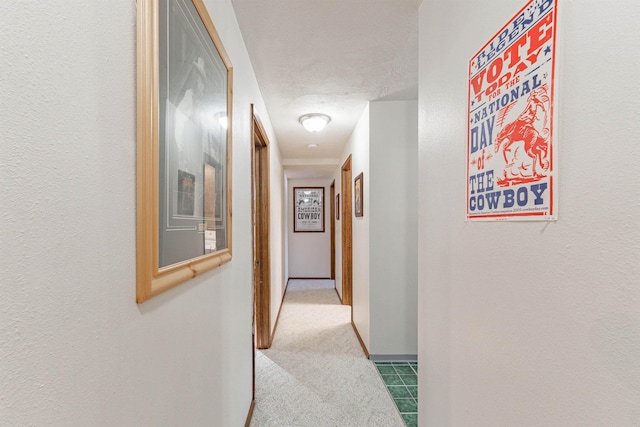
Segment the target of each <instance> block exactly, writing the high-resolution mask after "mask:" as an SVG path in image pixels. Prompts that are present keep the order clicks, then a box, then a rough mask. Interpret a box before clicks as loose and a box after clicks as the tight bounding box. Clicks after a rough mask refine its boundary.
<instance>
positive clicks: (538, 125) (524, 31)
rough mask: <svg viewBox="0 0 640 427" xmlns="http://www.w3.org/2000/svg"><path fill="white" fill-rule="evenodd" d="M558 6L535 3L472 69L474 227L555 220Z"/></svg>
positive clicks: (548, 0) (552, 1)
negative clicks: (491, 222) (487, 223)
mask: <svg viewBox="0 0 640 427" xmlns="http://www.w3.org/2000/svg"><path fill="white" fill-rule="evenodd" d="M556 15H557V0H531V1H530V2H529V3H527V5H525V6H524V7H523V8H522V9H521V10H520V11H519V12H518V13H517V14H516V15H515V16H514V17H513V18H512V19H511V20H510V21H509V22H508V23H507V24H506V25H505V26H504V27H503V28H502V29H500V31H498V33H497V34H496V35H495V36H494V37H493V38H492V39H491V40H490V41H489V42H488V43H487V44H485V45H484V47H483V48H482V49H480V51H478V53H476V54H475V55H474V56H473V57H472V58H471V60H470V61H469V88H468V90H469V96H468V103H469V105H468V107H469V110H468V111H469V117H468V120H469V122H468V123H469V129H468V140H467V158H466V160H467V220H550V219H556V210H557V201H554V196H555V192H556V188H555V186H557V182H556V181H557V180H556V170H555V164H557V159H556V156H555V152H556V145H557V144H556V141H555V134H554V127H553V126H554V116H553V107H554V83H555V82H554V69H555V39H556V22H557V17H556Z"/></svg>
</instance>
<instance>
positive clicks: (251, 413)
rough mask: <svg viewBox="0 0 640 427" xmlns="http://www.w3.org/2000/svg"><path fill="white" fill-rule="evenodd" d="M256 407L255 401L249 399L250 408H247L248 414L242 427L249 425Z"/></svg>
mask: <svg viewBox="0 0 640 427" xmlns="http://www.w3.org/2000/svg"><path fill="white" fill-rule="evenodd" d="M255 407H256V400H255V399H251V406H249V414H247V421H245V423H244V427H249V425H250V424H251V417H252V416H253V408H255Z"/></svg>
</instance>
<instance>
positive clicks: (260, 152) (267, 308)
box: [251, 105, 271, 357]
mask: <svg viewBox="0 0 640 427" xmlns="http://www.w3.org/2000/svg"><path fill="white" fill-rule="evenodd" d="M251 175H252V179H251V218H252V224H253V260H252V261H253V280H252V282H253V299H254V301H253V302H254V304H253V308H254V315H253V320H254V322H255V323H254V331H255V334H256V336H255V340H254V345H255V346H256V348H258V349H265V348H269V347H271V280H270V279H271V270H270V254H269V224H270V216H269V198H270V194H269V193H270V191H269V140H268V139H267V136H266V132H265V131H264V127H263V126H262V123H261V122H260V119H259V118H258V117H257V116H256V115H255V111H254V106H253V105H251ZM254 353H255V352H254ZM254 357H255V356H254Z"/></svg>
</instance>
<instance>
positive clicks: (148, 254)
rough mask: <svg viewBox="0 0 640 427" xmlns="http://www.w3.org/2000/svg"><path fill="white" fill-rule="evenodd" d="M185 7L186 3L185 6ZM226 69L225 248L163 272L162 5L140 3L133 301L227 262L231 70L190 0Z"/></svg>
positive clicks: (198, 5) (204, 16) (198, 2)
mask: <svg viewBox="0 0 640 427" xmlns="http://www.w3.org/2000/svg"><path fill="white" fill-rule="evenodd" d="M187 1H189V0H187ZM191 2H192V4H193V6H194V7H195V9H196V11H197V13H198V15H199V17H200V19H201V20H202V24H203V25H204V27H205V28H206V30H207V32H208V34H209V36H210V37H211V41H212V43H213V45H214V47H215V49H216V50H217V53H218V54H219V56H220V59H221V60H222V62H223V63H224V66H225V67H226V69H227V80H226V84H227V99H226V114H227V119H228V124H227V129H226V165H225V166H226V171H223V173H225V172H226V175H225V177H226V187H225V188H224V190H225V194H224V196H226V197H224V200H225V201H226V203H225V206H226V212H223V215H226V217H225V220H226V222H225V223H224V230H225V233H226V234H225V243H226V245H225V246H226V247H225V248H223V249H221V250H217V251H215V252H213V253H210V254H203V255H202V256H197V257H194V258H190V259H187V260H184V261H181V262H177V263H174V264H171V265H168V266H166V267H159V257H160V256H159V240H160V237H159V234H160V230H159V225H160V219H159V216H160V213H159V211H160V205H159V204H160V194H159V193H160V173H161V165H160V154H159V151H160V149H159V145H160V142H159V138H160V131H159V129H160V126H161V125H164V121H163V123H160V120H161V119H160V113H159V109H160V108H159V102H160V94H159V92H160V70H159V64H160V53H159V50H160V48H159V46H160V31H161V30H163V29H162V28H161V27H160V22H159V21H160V20H159V16H160V13H159V12H160V0H138V1H137V4H138V16H137V36H138V39H137V52H138V53H137V55H138V56H137V63H138V77H137V88H138V89H137V104H138V107H137V114H138V117H137V120H138V129H137V165H136V167H137V196H136V197H137V219H136V220H137V232H136V237H137V242H136V246H137V259H136V261H137V273H136V300H137V302H138V303H142V302H144V301H147V300H149V299H150V298H153V297H155V296H157V295H159V294H161V293H163V292H165V291H167V290H169V289H171V288H174V287H175V286H178V285H180V284H182V283H184V282H186V281H188V280H189V279H192V278H194V277H196V276H198V275H200V274H202V273H204V272H206V271H208V270H211V269H213V268H216V267H218V266H220V265H222V264H224V263H227V262H229V261H231V242H232V234H231V146H232V143H231V141H232V139H231V128H232V126H231V123H232V120H231V116H232V104H233V99H232V95H233V91H232V87H233V68H232V66H231V61H230V60H229V57H228V55H227V53H226V51H225V50H224V47H223V45H222V41H221V40H220V37H219V36H218V33H217V32H216V30H215V27H214V25H213V22H212V21H211V18H210V16H209V13H208V12H207V9H206V7H205V6H204V3H203V1H202V0H191Z"/></svg>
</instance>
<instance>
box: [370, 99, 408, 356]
mask: <svg viewBox="0 0 640 427" xmlns="http://www.w3.org/2000/svg"><path fill="white" fill-rule="evenodd" d="M417 154H418V103H417V101H376V102H371V104H370V167H369V170H370V171H371V173H370V174H369V175H368V176H365V180H364V181H365V188H369V191H368V194H369V197H368V199H369V206H370V209H369V211H368V212H366V214H367V215H368V216H369V218H370V220H369V231H370V238H369V246H370V249H369V254H370V257H371V259H370V261H369V263H370V276H369V277H370V284H369V287H370V301H369V304H370V311H371V313H370V317H371V336H370V340H371V342H370V345H371V346H370V347H369V352H370V353H371V355H372V357H375V356H387V357H393V356H415V355H416V354H417V353H418V342H417V338H418V335H417V334H418V332H417V329H418V313H417V310H418V303H417V296H418V254H417V252H418V204H417V193H418V157H417Z"/></svg>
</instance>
